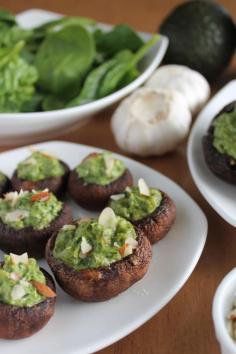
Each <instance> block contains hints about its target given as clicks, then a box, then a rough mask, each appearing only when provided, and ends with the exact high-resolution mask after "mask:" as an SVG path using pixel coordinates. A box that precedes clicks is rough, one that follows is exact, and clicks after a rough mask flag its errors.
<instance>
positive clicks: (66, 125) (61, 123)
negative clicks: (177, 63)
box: [0, 9, 168, 146]
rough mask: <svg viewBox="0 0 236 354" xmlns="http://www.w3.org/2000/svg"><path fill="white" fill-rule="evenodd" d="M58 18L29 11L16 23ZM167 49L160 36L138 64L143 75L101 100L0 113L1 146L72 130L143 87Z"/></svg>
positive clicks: (27, 25) (27, 24) (24, 24)
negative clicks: (69, 105) (85, 119)
mask: <svg viewBox="0 0 236 354" xmlns="http://www.w3.org/2000/svg"><path fill="white" fill-rule="evenodd" d="M59 17H61V15H59V14H57V13H54V12H49V11H44V10H39V9H32V10H27V11H24V12H22V13H20V14H18V15H17V21H18V23H19V24H20V25H21V26H22V27H24V28H33V27H36V26H39V25H40V24H43V23H45V22H48V21H50V20H54V19H57V18H59ZM98 25H99V26H100V27H101V28H103V29H104V30H109V29H111V28H112V26H111V25H106V24H103V23H100V24H98ZM140 35H141V37H142V38H143V39H144V40H145V41H147V40H148V39H149V38H151V36H152V35H151V34H150V33H143V32H140ZM167 46H168V39H167V37H165V36H161V37H160V40H159V41H158V43H157V44H156V45H155V46H154V47H153V48H152V49H151V50H150V51H149V52H148V53H147V55H146V56H145V58H143V60H142V61H141V63H140V69H141V72H142V73H141V74H140V76H139V77H138V78H137V79H135V80H134V81H133V82H131V83H130V84H129V85H127V86H125V87H123V88H122V89H120V90H118V91H116V92H114V93H112V94H111V95H108V96H106V97H104V98H101V99H99V100H96V101H94V102H91V103H88V104H84V105H81V106H78V107H73V108H66V109H60V110H55V111H49V112H33V113H0V145H1V146H7V145H12V142H13V141H14V144H26V143H27V144H28V143H30V142H35V141H39V140H43V139H44V140H45V139H49V138H50V137H52V136H55V135H58V134H60V133H61V131H62V130H63V131H64V132H65V131H66V130H71V129H73V128H74V126H75V125H76V124H78V122H79V121H80V120H81V119H83V118H85V117H88V116H91V115H93V114H95V113H97V112H99V111H101V110H102V109H104V108H106V107H108V106H110V105H112V104H114V103H116V102H117V101H119V100H121V99H122V98H123V97H125V96H126V95H128V94H130V93H131V92H132V91H133V90H135V89H136V88H138V87H139V86H140V85H142V84H143V83H144V82H145V81H146V80H147V79H148V78H149V76H150V75H151V74H152V73H153V72H154V70H155V69H156V68H157V66H158V65H160V63H161V61H162V59H163V57H164V55H165V52H166V49H167Z"/></svg>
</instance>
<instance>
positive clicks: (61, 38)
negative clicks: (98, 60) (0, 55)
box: [35, 25, 95, 95]
mask: <svg viewBox="0 0 236 354" xmlns="http://www.w3.org/2000/svg"><path fill="white" fill-rule="evenodd" d="M94 58H95V44H94V39H93V36H92V35H91V33H89V32H88V31H87V30H86V29H85V28H84V27H82V26H75V25H73V26H68V27H65V28H63V29H62V30H60V31H58V32H55V33H51V34H49V35H48V36H47V37H46V39H45V40H44V41H43V43H42V45H41V46H40V47H39V50H38V53H37V55H36V61H35V63H36V67H37V69H38V72H39V85H40V87H41V88H42V89H44V90H45V91H46V92H49V93H53V94H63V92H67V93H68V91H69V92H71V93H72V95H73V94H74V92H75V89H76V88H78V87H79V85H80V84H81V81H82V79H83V78H84V76H85V74H86V73H87V71H88V70H89V68H90V67H91V65H92V63H93V60H94Z"/></svg>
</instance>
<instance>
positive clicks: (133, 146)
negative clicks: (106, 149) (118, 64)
mask: <svg viewBox="0 0 236 354" xmlns="http://www.w3.org/2000/svg"><path fill="white" fill-rule="evenodd" d="M190 123H191V113H190V111H189V109H188V106H187V103H186V101H185V99H184V97H183V95H181V94H180V93H178V92H176V91H170V90H160V89H159V90H153V89H150V88H147V87H143V88H139V89H137V90H136V91H134V92H133V93H132V94H131V95H130V96H129V97H128V98H126V99H125V100H124V101H122V102H121V103H120V105H119V106H118V108H117V109H116V111H115V112H114V114H113V117H112V121H111V128H112V132H113V134H114V137H115V140H116V143H117V145H118V146H119V147H120V148H121V149H123V150H125V151H128V152H131V153H134V154H137V155H140V156H150V155H163V154H165V153H167V152H169V151H171V150H174V149H175V148H176V146H177V145H178V144H179V142H180V141H181V140H182V139H184V138H185V136H186V135H187V133H188V131H189V127H190Z"/></svg>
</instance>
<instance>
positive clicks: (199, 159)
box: [187, 80, 236, 227]
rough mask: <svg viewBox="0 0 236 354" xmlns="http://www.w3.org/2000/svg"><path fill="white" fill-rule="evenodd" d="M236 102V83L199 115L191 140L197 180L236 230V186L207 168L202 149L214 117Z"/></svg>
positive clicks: (191, 164) (192, 168)
mask: <svg viewBox="0 0 236 354" xmlns="http://www.w3.org/2000/svg"><path fill="white" fill-rule="evenodd" d="M233 100H236V80H234V81H231V82H230V83H229V84H227V85H226V86H225V87H224V88H223V89H222V90H221V91H219V92H218V93H217V94H216V95H215V96H214V97H213V98H212V99H211V100H210V102H209V103H208V104H207V105H206V107H205V108H204V109H203V110H202V111H201V113H200V114H199V115H198V117H197V119H196V122H195V124H194V126H193V128H192V130H191V133H190V136H189V140H188V149H187V155H188V165H189V169H190V172H191V174H192V177H193V180H194V182H195V184H196V185H197V187H198V189H199V191H200V192H201V193H202V195H203V197H204V198H205V199H206V200H207V202H208V203H209V204H210V205H211V206H212V208H213V209H215V211H216V212H217V213H218V214H219V215H220V216H221V217H222V218H223V219H224V220H226V221H227V222H228V223H229V224H231V225H233V226H234V227H236V186H234V185H231V184H229V183H226V182H224V181H223V180H221V179H220V178H218V177H216V176H215V175H214V174H213V173H212V172H211V170H210V169H209V167H208V166H207V164H206V162H205V159H204V155H203V148H202V137H203V136H204V135H205V134H206V132H207V130H208V127H209V125H210V123H211V121H212V119H213V118H214V116H215V115H216V114H217V113H218V112H219V111H220V110H221V109H222V108H223V107H224V106H225V105H226V104H228V103H230V102H231V101H233Z"/></svg>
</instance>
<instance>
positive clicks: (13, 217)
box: [5, 209, 29, 222]
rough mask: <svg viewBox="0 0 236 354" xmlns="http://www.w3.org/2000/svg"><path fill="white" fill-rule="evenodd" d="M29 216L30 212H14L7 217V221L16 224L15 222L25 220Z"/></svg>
mask: <svg viewBox="0 0 236 354" xmlns="http://www.w3.org/2000/svg"><path fill="white" fill-rule="evenodd" d="M28 216H29V211H28V210H20V209H18V210H14V211H10V212H9V213H7V214H6V215H5V221H8V222H14V221H19V220H22V219H25V218H27V217H28Z"/></svg>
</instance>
